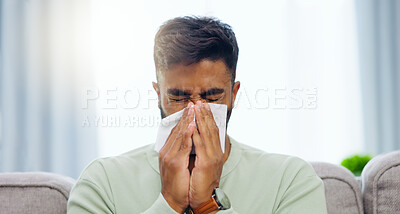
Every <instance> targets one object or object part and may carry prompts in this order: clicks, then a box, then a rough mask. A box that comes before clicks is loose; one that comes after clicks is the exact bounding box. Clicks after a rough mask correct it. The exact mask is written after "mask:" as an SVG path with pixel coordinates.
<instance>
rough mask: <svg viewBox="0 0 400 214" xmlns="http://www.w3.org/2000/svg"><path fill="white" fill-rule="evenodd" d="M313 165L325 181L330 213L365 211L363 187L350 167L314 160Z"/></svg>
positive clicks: (355, 213)
mask: <svg viewBox="0 0 400 214" xmlns="http://www.w3.org/2000/svg"><path fill="white" fill-rule="evenodd" d="M311 165H312V166H313V167H314V170H315V172H316V173H317V175H318V176H319V177H320V178H321V179H322V181H323V182H324V186H325V197H326V203H327V204H326V205H327V209H328V213H329V214H335V213H338V214H339V213H340V214H347V213H349V214H350V213H351V214H362V213H363V212H364V211H363V204H362V196H361V187H360V185H359V183H358V182H357V180H356V178H355V177H354V175H353V174H352V173H351V172H350V171H349V170H348V169H346V168H344V167H342V166H337V165H334V164H330V163H323V162H313V163H311Z"/></svg>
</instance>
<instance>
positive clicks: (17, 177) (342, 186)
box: [0, 151, 400, 214]
mask: <svg viewBox="0 0 400 214" xmlns="http://www.w3.org/2000/svg"><path fill="white" fill-rule="evenodd" d="M311 165H312V166H313V167H314V169H315V171H316V173H317V174H318V176H320V177H321V179H322V180H323V182H324V185H325V195H326V200H327V208H328V213H329V214H336V213H337V214H350V213H351V214H361V213H367V214H377V213H388V214H396V213H400V151H395V152H391V153H387V154H383V155H379V156H377V157H375V158H373V159H372V160H371V161H370V162H369V163H368V164H367V166H366V167H365V168H364V170H363V172H362V174H361V177H354V176H353V174H352V173H351V172H350V171H349V170H347V169H346V168H344V167H342V166H338V165H334V164H330V163H323V162H312V163H311ZM74 182H75V181H74V180H73V179H72V178H68V177H65V176H61V175H57V174H52V173H44V172H30V173H0V214H3V213H7V214H14V213H15V214H16V213H22V214H25V213H26V214H28V213H29V214H35V213H40V214H47V213H49V214H50V213H51V214H58V213H66V206H67V201H68V196H69V192H70V190H71V188H72V186H73V185H74Z"/></svg>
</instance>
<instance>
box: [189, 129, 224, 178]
mask: <svg viewBox="0 0 400 214" xmlns="http://www.w3.org/2000/svg"><path fill="white" fill-rule="evenodd" d="M230 152H231V141H230V139H229V137H228V135H225V153H224V163H225V162H226V161H227V160H228V157H229V154H230ZM195 160H196V155H190V157H189V171H190V173H191V172H192V169H193V167H194V163H195Z"/></svg>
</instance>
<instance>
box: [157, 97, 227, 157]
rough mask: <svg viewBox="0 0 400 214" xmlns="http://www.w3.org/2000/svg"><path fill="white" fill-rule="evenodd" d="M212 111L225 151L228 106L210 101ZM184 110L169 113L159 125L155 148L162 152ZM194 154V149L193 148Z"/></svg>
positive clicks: (222, 147) (223, 150)
mask: <svg viewBox="0 0 400 214" xmlns="http://www.w3.org/2000/svg"><path fill="white" fill-rule="evenodd" d="M209 105H210V109H211V112H212V114H213V117H214V120H215V123H216V124H217V126H218V129H219V141H220V143H221V149H222V152H225V132H226V112H227V106H226V105H222V104H214V103H209ZM183 111H184V110H181V111H178V112H176V113H174V114H171V115H169V116H168V117H165V118H164V119H162V120H161V123H160V126H159V127H158V133H157V139H156V144H155V147H154V150H156V152H160V149H161V148H162V147H163V146H164V144H165V141H166V140H167V138H168V136H169V135H170V133H171V130H172V129H173V128H174V127H175V126H176V124H178V122H179V120H180V119H181V118H182V115H183ZM192 154H194V149H192Z"/></svg>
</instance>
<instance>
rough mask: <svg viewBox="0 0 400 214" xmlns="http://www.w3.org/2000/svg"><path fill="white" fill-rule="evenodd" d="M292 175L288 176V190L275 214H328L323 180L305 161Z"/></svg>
mask: <svg viewBox="0 0 400 214" xmlns="http://www.w3.org/2000/svg"><path fill="white" fill-rule="evenodd" d="M297 163H299V164H298V165H297V167H296V170H291V171H292V173H291V175H286V178H287V179H286V180H285V183H286V184H287V185H286V188H285V192H284V193H283V196H282V198H281V200H280V203H279V206H278V208H277V210H276V211H275V212H274V213H275V214H286V213H298V214H326V213H327V209H326V201H325V190H324V184H323V182H322V180H321V179H320V178H319V177H318V176H317V175H316V174H315V171H314V169H313V168H312V167H311V166H310V165H309V164H308V163H307V162H305V161H302V160H301V161H297Z"/></svg>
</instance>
